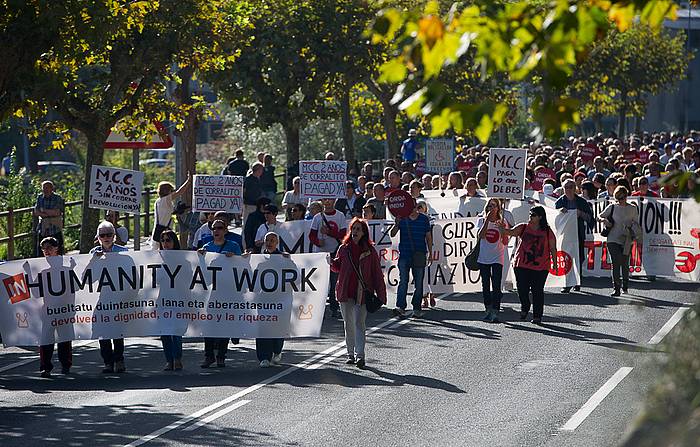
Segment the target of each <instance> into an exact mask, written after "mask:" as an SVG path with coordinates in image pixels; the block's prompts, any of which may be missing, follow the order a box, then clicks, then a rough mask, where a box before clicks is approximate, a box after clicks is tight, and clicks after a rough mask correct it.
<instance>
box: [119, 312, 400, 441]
mask: <svg viewBox="0 0 700 447" xmlns="http://www.w3.org/2000/svg"><path fill="white" fill-rule="evenodd" d="M396 321H397V318H396V317H394V318H390V319H388V320H386V321H384V322H383V323H380V324H378V325H376V326H374V327H372V328H370V329H368V330H367V335H369V334H372V333H374V332H377V331H379V330H381V329H383V328H385V327H387V326H389V325H391V324H393V323H395V322H396ZM407 321H410V320H407ZM344 347H345V342H344V341H343V342H340V343H336V344H335V345H333V346H331V347H330V348H328V349H326V350H324V351H322V352H320V353H318V354H316V355H314V356H312V357H310V358H309V359H307V360H304V361H303V362H301V363H297V364H296V365H294V366H290V367H289V368H287V369H285V370H284V371H280V372H279V373H277V374H275V375H274V376H272V377H268V378H267V379H265V380H262V381H260V382H258V383H256V384H255V385H252V386H249V387H248V388H245V389H243V390H241V391H239V392H237V393H235V394H232V395H231V396H229V397H227V398H226V399H223V400H220V401H219V402H214V403H213V404H211V405H209V406H208V407H206V408H202V409H201V410H199V411H196V412H194V413H192V414H190V415H189V416H186V417H184V418H182V419H179V420H177V421H175V422H173V423H172V424H170V425H167V426H165V427H163V428H160V429H158V430H156V431H154V432H152V433H149V434H148V435H146V436H143V437H141V438H139V439H137V440H135V441H133V442H131V443H129V444H126V445H125V446H124V447H136V446H139V445H143V444H145V443H147V442H149V441H152V440H153V439H156V438H158V437H160V436H162V435H164V434H165V433H168V432H170V431H172V430H175V429H177V428H179V427H182V426H183V425H186V424H188V423H190V422H192V421H193V420H195V419H198V418H201V417H202V416H204V415H205V414H207V413H210V412H212V411H214V410H216V409H217V408H220V407H223V406H224V405H227V404H229V403H231V402H233V401H235V400H238V399H240V398H241V397H243V396H246V395H248V394H250V393H252V392H254V391H257V390H259V389H260V388H262V387H264V386H265V385H269V384H270V383H273V382H275V381H277V380H279V379H281V378H282V377H284V376H287V375H289V374H291V373H293V372H295V371H297V370H300V369H316V368H318V367H320V366H321V365H324V364H326V363H328V362H330V361H331V360H333V359H334V358H337V357H339V356H341V355H342V353H343V352H345V351H344V349H343V348H344ZM331 353H333V354H332V355H331V356H329V357H328V358H327V359H328V360H326V359H325V358H324V357H326V356H327V355H329V354H331ZM317 361H318V362H319V364H318V366H315V365H312V364H314V363H315V362H317ZM312 366H315V368H312ZM234 409H235V408H234ZM232 410H233V409H231V411H232ZM222 411H223V410H222ZM224 414H225V413H224ZM212 416H213V415H212ZM200 422H201V421H200ZM200 422H197V423H195V424H193V425H192V427H194V426H195V425H197V424H199V423H200ZM202 425H203V424H202ZM199 426H201V425H199ZM189 428H190V427H188V429H189ZM192 430H194V428H192Z"/></svg>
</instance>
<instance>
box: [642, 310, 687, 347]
mask: <svg viewBox="0 0 700 447" xmlns="http://www.w3.org/2000/svg"><path fill="white" fill-rule="evenodd" d="M688 309H689V307H681V308H680V309H678V310H677V311H676V313H674V314H673V315H672V316H671V318H670V319H669V320H668V321H667V322H666V324H664V325H663V326H661V329H659V332H657V333H656V334H654V336H653V337H651V339H650V340H649V342H648V344H650V345H656V344H659V343H660V342H661V340H663V339H664V337H665V336H667V335H668V334H669V332H671V331H672V330H673V328H674V327H675V326H676V325H677V324H678V322H679V321H681V319H682V318H683V314H685V313H686V312H687V311H688Z"/></svg>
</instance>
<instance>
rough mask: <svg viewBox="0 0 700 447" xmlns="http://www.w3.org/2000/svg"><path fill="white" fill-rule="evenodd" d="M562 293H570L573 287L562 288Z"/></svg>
mask: <svg viewBox="0 0 700 447" xmlns="http://www.w3.org/2000/svg"><path fill="white" fill-rule="evenodd" d="M560 292H561V293H569V292H571V287H564V288H562V289H561V290H560Z"/></svg>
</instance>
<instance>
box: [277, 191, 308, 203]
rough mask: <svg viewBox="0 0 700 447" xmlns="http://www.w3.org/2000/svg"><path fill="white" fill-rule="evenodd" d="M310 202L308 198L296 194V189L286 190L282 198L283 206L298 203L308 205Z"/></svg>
mask: <svg viewBox="0 0 700 447" xmlns="http://www.w3.org/2000/svg"><path fill="white" fill-rule="evenodd" d="M308 203H309V200H308V199H302V198H301V196H300V195H299V194H294V190H291V191H287V192H285V193H284V198H283V199H282V206H291V205H296V204H300V205H304V206H306V205H307V204H308Z"/></svg>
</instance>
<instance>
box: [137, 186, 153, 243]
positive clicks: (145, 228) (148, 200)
mask: <svg viewBox="0 0 700 447" xmlns="http://www.w3.org/2000/svg"><path fill="white" fill-rule="evenodd" d="M145 208H146V215H145V216H144V220H145V221H144V226H143V235H144V236H145V237H148V235H149V234H151V213H150V211H151V190H150V189H147V190H146V207H145ZM139 214H141V213H140V212H139Z"/></svg>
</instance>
